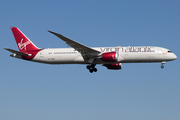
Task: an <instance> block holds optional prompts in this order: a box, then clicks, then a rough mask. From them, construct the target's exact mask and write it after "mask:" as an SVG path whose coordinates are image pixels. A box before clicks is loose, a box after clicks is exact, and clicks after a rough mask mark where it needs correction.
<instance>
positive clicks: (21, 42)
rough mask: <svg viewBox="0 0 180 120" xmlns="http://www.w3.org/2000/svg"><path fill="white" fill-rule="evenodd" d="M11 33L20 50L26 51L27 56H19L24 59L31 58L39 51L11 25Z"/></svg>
mask: <svg viewBox="0 0 180 120" xmlns="http://www.w3.org/2000/svg"><path fill="white" fill-rule="evenodd" d="M11 30H12V33H13V35H14V38H15V40H16V43H17V46H18V48H19V51H20V52H23V53H26V54H28V55H29V56H23V55H22V56H21V57H22V58H23V59H25V60H32V59H33V58H34V57H35V56H36V54H37V53H38V52H39V51H41V50H42V49H39V48H38V47H36V46H35V45H34V44H33V43H32V42H31V41H30V40H29V39H28V38H27V37H26V35H24V34H23V33H22V32H21V31H20V30H19V29H18V28H16V27H11Z"/></svg>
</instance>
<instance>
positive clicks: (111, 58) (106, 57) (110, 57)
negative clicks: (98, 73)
mask: <svg viewBox="0 0 180 120" xmlns="http://www.w3.org/2000/svg"><path fill="white" fill-rule="evenodd" d="M118 56H119V55H118V53H117V52H108V53H103V54H102V60H103V61H104V62H117V61H118Z"/></svg>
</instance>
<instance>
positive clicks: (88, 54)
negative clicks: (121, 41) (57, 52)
mask: <svg viewBox="0 0 180 120" xmlns="http://www.w3.org/2000/svg"><path fill="white" fill-rule="evenodd" d="M48 32H50V33H52V34H54V35H56V36H57V37H59V38H60V39H61V40H63V41H64V42H66V44H68V45H69V46H71V47H72V48H74V49H75V50H77V51H78V52H80V53H81V54H82V56H83V58H84V60H87V61H88V62H89V63H92V62H93V59H95V58H96V57H97V56H98V55H99V54H100V53H101V52H100V51H97V50H94V49H92V48H90V47H87V46H85V45H83V44H81V43H78V42H76V41H74V40H71V39H69V38H67V37H65V36H63V35H61V34H58V33H55V32H52V31H49V30H48Z"/></svg>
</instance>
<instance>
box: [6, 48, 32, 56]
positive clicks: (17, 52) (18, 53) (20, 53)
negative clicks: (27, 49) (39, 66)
mask: <svg viewBox="0 0 180 120" xmlns="http://www.w3.org/2000/svg"><path fill="white" fill-rule="evenodd" d="M4 49H5V50H7V51H9V52H12V53H15V54H17V55H23V56H29V55H28V54H26V53H23V52H19V51H16V50H12V49H8V48H4Z"/></svg>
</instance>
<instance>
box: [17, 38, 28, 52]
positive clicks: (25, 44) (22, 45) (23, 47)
mask: <svg viewBox="0 0 180 120" xmlns="http://www.w3.org/2000/svg"><path fill="white" fill-rule="evenodd" d="M29 44H31V43H30V42H29V41H26V42H24V43H23V38H22V39H21V42H20V43H18V47H19V49H20V50H23V49H25V50H26V46H27V45H29Z"/></svg>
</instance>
